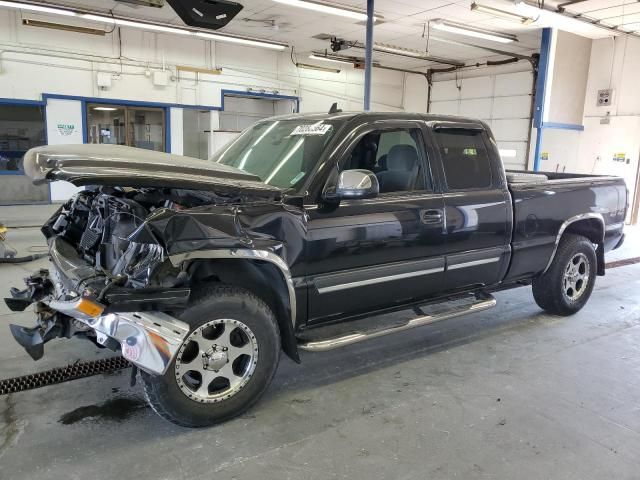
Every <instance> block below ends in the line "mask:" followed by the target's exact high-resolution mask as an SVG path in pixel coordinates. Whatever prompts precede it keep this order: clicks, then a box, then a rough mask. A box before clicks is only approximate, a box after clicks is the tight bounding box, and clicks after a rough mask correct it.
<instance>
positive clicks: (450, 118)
mask: <svg viewBox="0 0 640 480" xmlns="http://www.w3.org/2000/svg"><path fill="white" fill-rule="evenodd" d="M272 118H273V119H276V120H298V119H307V120H317V121H320V120H344V121H347V120H353V119H355V118H358V119H360V120H362V121H375V120H391V119H393V120H424V121H435V122H437V121H443V122H462V123H477V124H479V125H484V122H482V120H479V119H475V118H469V117H460V116H455V115H440V114H432V113H408V112H362V111H360V112H338V113H292V114H287V115H279V116H277V117H272Z"/></svg>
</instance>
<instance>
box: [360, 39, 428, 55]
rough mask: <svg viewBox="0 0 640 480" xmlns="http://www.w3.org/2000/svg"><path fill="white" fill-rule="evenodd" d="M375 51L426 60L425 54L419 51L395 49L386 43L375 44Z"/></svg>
mask: <svg viewBox="0 0 640 480" xmlns="http://www.w3.org/2000/svg"><path fill="white" fill-rule="evenodd" d="M373 49H374V50H380V51H381V52H387V53H397V54H399V55H406V56H407V57H415V58H424V56H425V53H424V52H421V51H419V50H411V49H408V48H402V47H394V46H393V45H387V44H385V43H374V44H373Z"/></svg>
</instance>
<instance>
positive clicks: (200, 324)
mask: <svg viewBox="0 0 640 480" xmlns="http://www.w3.org/2000/svg"><path fill="white" fill-rule="evenodd" d="M180 318H181V320H183V321H185V322H187V323H188V324H189V325H190V326H191V332H190V333H189V335H188V336H187V338H186V339H185V341H184V342H183V344H182V345H181V347H180V349H179V350H178V353H177V354H176V357H175V359H174V360H173V362H172V363H171V364H170V365H169V367H168V369H167V372H166V373H165V374H164V375H162V376H153V375H149V374H147V373H144V372H143V373H142V379H143V382H144V388H145V393H146V396H147V400H148V401H149V403H150V404H151V406H152V407H153V409H154V410H155V411H156V412H157V413H158V414H160V415H161V416H162V417H163V418H165V419H167V420H169V421H171V422H173V423H176V424H178V425H183V426H187V427H203V426H208V425H213V424H215V423H219V422H222V421H225V420H228V419H230V418H232V417H234V416H236V415H239V414H241V413H242V412H244V411H245V410H247V409H248V408H249V407H250V406H251V405H252V404H253V403H254V402H255V401H257V400H258V398H259V397H260V395H261V394H262V393H263V392H264V391H265V390H266V388H267V387H268V386H269V383H270V382H271V379H272V378H273V375H274V374H275V371H276V368H277V365H278V361H279V358H280V335H279V331H278V324H277V321H276V319H275V316H274V315H273V312H272V311H271V309H270V308H269V307H268V306H267V305H266V304H265V303H264V302H263V301H262V300H260V299H259V298H258V297H256V296H255V295H253V294H252V293H251V292H249V291H247V290H244V289H242V288H237V287H225V286H214V287H211V288H208V289H206V290H205V291H203V292H200V293H199V295H198V298H197V299H196V300H195V301H194V302H193V304H192V305H191V306H190V307H189V308H188V309H187V310H185V312H184V313H183V314H182V315H181V316H180Z"/></svg>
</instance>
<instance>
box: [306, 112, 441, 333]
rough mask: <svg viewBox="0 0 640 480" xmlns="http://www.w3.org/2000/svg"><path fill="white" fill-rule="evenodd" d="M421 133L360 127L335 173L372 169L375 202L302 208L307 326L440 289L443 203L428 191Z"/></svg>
mask: <svg viewBox="0 0 640 480" xmlns="http://www.w3.org/2000/svg"><path fill="white" fill-rule="evenodd" d="M423 133H424V132H423V130H422V127H421V126H420V125H419V124H417V123H413V122H404V123H400V122H399V123H397V124H396V123H394V122H389V123H387V124H385V126H384V128H380V129H372V128H371V127H367V128H366V129H364V130H363V131H362V132H361V134H360V135H359V136H357V137H356V139H355V140H354V141H352V142H351V144H350V146H349V147H347V148H346V149H345V153H344V154H343V155H342V157H341V160H340V162H339V165H338V168H339V169H341V170H344V169H350V168H366V169H367V170H372V171H375V172H376V176H377V177H378V180H379V182H380V187H381V193H380V194H379V195H378V197H376V198H373V199H366V200H365V199H361V200H343V201H342V202H341V203H340V204H339V206H337V207H333V208H321V207H317V206H315V205H311V206H308V207H307V213H308V218H309V220H308V232H307V245H306V252H305V257H306V267H307V284H308V292H309V293H308V311H309V316H308V318H309V322H310V323H318V322H322V321H327V320H331V319H334V318H337V317H348V316H354V315H358V314H360V313H365V312H370V311H372V310H376V309H384V308H387V307H391V306H394V305H398V304H406V303H410V302H413V301H417V300H419V299H423V298H426V297H428V296H429V295H433V294H435V293H437V292H438V291H440V290H441V289H442V284H443V272H444V262H445V258H444V253H445V241H444V239H445V235H444V228H443V227H444V223H443V222H444V210H443V209H444V203H443V198H442V195H441V194H440V193H437V192H435V191H434V188H433V182H432V181H431V175H430V169H429V164H428V161H427V157H426V150H425V148H424V134H423ZM414 162H415V163H414ZM414 169H415V170H414ZM414 172H415V177H414Z"/></svg>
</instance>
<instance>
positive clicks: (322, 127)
mask: <svg viewBox="0 0 640 480" xmlns="http://www.w3.org/2000/svg"><path fill="white" fill-rule="evenodd" d="M330 128H331V125H327V124H326V123H321V124H317V123H313V124H311V125H298V126H297V127H296V128H295V129H294V130H293V132H291V135H324V134H325V133H327V132H328V131H329V129H330Z"/></svg>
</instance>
